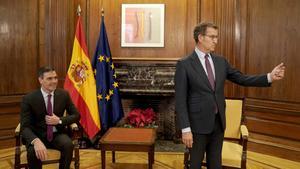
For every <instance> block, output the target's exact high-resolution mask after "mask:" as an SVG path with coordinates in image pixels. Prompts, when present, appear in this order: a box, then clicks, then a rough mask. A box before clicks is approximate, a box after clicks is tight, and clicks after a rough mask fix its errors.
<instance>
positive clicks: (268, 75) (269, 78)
mask: <svg viewBox="0 0 300 169" xmlns="http://www.w3.org/2000/svg"><path fill="white" fill-rule="evenodd" d="M267 78H268V82H269V83H272V78H271V73H268V74H267Z"/></svg>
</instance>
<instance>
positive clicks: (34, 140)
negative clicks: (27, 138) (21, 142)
mask: <svg viewBox="0 0 300 169" xmlns="http://www.w3.org/2000/svg"><path fill="white" fill-rule="evenodd" d="M38 139H39V138H35V139H33V140H32V141H31V143H30V144H31V145H34V143H35V142H36V141H37V140H38Z"/></svg>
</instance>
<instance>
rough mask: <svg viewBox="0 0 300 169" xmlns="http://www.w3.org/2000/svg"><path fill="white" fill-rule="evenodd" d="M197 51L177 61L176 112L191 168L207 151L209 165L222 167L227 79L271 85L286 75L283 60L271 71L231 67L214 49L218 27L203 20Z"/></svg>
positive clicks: (196, 167)
mask: <svg viewBox="0 0 300 169" xmlns="http://www.w3.org/2000/svg"><path fill="white" fill-rule="evenodd" d="M194 39H195V41H196V47H195V51H194V52H193V53H192V54H191V55H189V56H188V57H186V58H184V59H182V60H180V61H178V63H177V65H176V74H175V97H176V113H177V118H178V122H179V127H180V128H181V129H182V141H183V143H184V144H185V145H186V146H187V147H188V148H190V161H191V166H190V167H191V169H200V168H201V164H202V160H203V158H204V154H205V152H206V160H207V168H208V169H221V159H222V157H221V154H222V145H223V139H224V130H225V126H226V124H225V96H224V83H225V80H226V79H228V80H230V81H232V82H234V83H237V84H239V85H243V86H259V87H263V86H270V84H271V82H273V81H275V80H280V79H282V78H283V76H284V70H285V67H284V65H283V63H281V64H279V65H278V66H276V67H275V68H274V69H273V70H272V72H271V73H268V74H264V75H258V76H248V75H244V74H242V73H241V72H240V71H238V70H236V69H234V68H232V67H231V66H230V64H229V63H228V62H227V60H226V59H225V58H224V57H220V56H217V55H215V54H213V53H212V52H213V51H214V50H215V46H216V45H217V42H218V27H217V26H216V25H215V24H213V23H208V22H205V23H200V24H199V25H197V26H196V27H195V29H194Z"/></svg>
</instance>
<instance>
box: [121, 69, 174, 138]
mask: <svg viewBox="0 0 300 169" xmlns="http://www.w3.org/2000/svg"><path fill="white" fill-rule="evenodd" d="M115 67H116V73H117V79H118V82H119V86H120V91H121V97H122V104H123V108H124V113H125V116H126V114H127V113H128V112H130V111H131V110H132V109H133V108H142V109H145V108H148V107H152V108H153V109H154V111H155V112H156V113H157V124H158V129H157V134H158V139H165V140H173V139H174V138H175V135H176V125H175V121H176V120H175V98H174V74H175V64H157V63H149V64H146V63H130V64H128V63H115Z"/></svg>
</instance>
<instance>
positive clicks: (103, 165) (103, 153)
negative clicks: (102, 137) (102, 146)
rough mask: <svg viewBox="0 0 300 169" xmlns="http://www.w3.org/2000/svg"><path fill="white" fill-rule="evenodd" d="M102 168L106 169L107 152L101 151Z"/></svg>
mask: <svg viewBox="0 0 300 169" xmlns="http://www.w3.org/2000/svg"><path fill="white" fill-rule="evenodd" d="M101 166H102V169H105V150H101Z"/></svg>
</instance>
